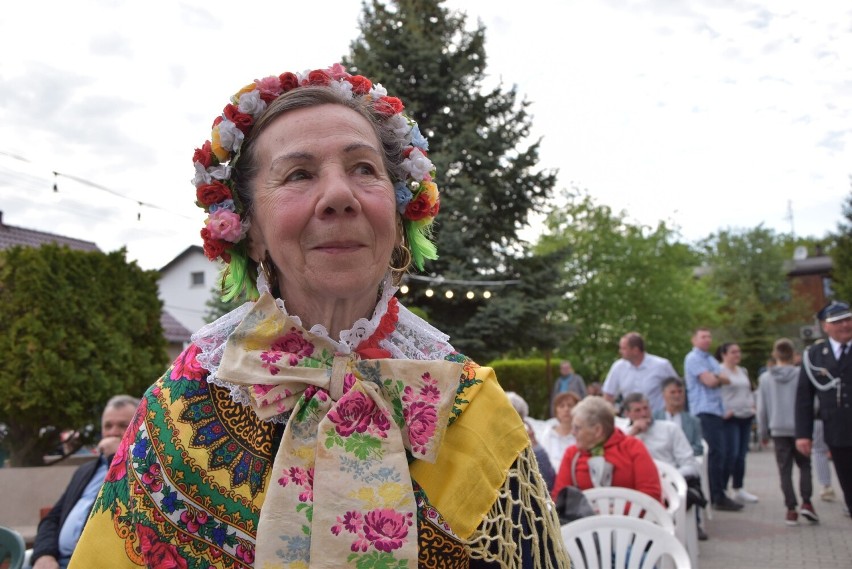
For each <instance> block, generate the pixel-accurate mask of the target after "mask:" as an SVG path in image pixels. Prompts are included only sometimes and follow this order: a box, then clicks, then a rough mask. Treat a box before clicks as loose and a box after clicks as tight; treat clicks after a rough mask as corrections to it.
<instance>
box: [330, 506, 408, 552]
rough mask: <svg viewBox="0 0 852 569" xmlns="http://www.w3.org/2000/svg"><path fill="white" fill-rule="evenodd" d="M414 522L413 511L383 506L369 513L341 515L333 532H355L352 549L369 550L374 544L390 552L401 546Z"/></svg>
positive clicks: (378, 548)
mask: <svg viewBox="0 0 852 569" xmlns="http://www.w3.org/2000/svg"><path fill="white" fill-rule="evenodd" d="M413 524H414V521H413V519H412V515H411V513H410V512H409V513H400V512H397V511H396V510H392V509H390V508H379V509H376V510H371V511H369V512H367V514H366V515H364V514H362V513H361V512H358V511H349V512H346V513H345V514H344V515H343V516H338V517H337V523H336V524H334V525H333V526H332V527H331V533H333V534H334V535H340V534H341V533H342V532H344V531H346V532H348V533H351V534H354V535H355V541H353V542H352V545H351V546H350V549H351V550H352V551H355V552H366V551H367V549H369V547H370V546H372V547H374V548H375V549H377V550H379V551H385V552H387V553H390V552H391V551H393V550H394V549H399V548H400V547H402V545H403V543H404V542H405V538H406V537H408V528H410V527H411V526H412V525H413Z"/></svg>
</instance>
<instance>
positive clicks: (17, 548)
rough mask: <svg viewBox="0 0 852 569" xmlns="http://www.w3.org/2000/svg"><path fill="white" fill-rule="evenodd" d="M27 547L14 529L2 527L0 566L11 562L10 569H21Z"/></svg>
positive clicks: (0, 528) (0, 535) (0, 533)
mask: <svg viewBox="0 0 852 569" xmlns="http://www.w3.org/2000/svg"><path fill="white" fill-rule="evenodd" d="M26 551H27V546H26V545H25V544H24V538H23V537H21V534H19V533H18V532H16V531H15V530H13V529H10V528H7V527H2V526H0V565H2V564H3V563H5V562H6V560H7V559H8V560H9V565H8V568H9V569H21V567H23V565H24V553H25V552H26Z"/></svg>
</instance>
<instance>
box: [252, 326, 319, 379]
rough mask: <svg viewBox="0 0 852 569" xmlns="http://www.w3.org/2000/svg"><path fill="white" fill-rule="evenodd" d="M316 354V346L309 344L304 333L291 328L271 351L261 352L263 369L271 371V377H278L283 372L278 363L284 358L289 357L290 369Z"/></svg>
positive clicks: (274, 344) (275, 342)
mask: <svg viewBox="0 0 852 569" xmlns="http://www.w3.org/2000/svg"><path fill="white" fill-rule="evenodd" d="M313 353H314V345H313V344H311V343H310V342H308V341H307V340H306V339H305V337H304V336H303V335H302V331H301V330H298V329H296V328H295V327H294V328H291V329H290V331H289V332H287V333H286V334H285V335H283V336H281V337H280V338H278V339H277V340H275V341H274V342H272V345H271V346H269V350H267V351H264V352H261V354H260V359H261V361H262V362H263V364H262V367H263V368H265V369H268V370H269V373H270V374H271V375H278V373H279V372H280V371H281V368H279V367H278V366H277V365H275V364H276V363H278V362H279V361H280V360H281V358H282V357H284V356H287V359H286V361H287V362H288V363H289V364H290V367H295V366H297V365H299V362H300V361H301V360H302V359H304V358H307V357H309V356H310V355H311V354H313Z"/></svg>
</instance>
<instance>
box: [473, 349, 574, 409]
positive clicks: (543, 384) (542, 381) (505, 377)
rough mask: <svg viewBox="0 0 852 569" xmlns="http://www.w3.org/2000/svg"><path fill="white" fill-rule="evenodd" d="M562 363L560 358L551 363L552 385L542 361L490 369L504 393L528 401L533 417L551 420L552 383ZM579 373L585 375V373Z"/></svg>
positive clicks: (502, 362)
mask: <svg viewBox="0 0 852 569" xmlns="http://www.w3.org/2000/svg"><path fill="white" fill-rule="evenodd" d="M568 359H569V360H570V358H568ZM561 361H562V359H561V358H553V359H552V360H550V381H548V380H547V363H546V360H543V359H529V360H494V361H492V362H491V363H489V364H488V366H489V367H492V368H494V372H495V373H496V374H497V379H498V380H499V381H500V385H501V386H503V389H504V390H505V391H514V392H515V393H517V394H518V395H520V396H521V397H523V398H524V399H526V401H527V404H529V406H530V417H532V418H534V419H548V418H550V409H549V407H550V391H551V389H553V380H555V379H556V378H557V377H559V362H561ZM572 361H573V360H572ZM575 371H577V370H575ZM578 373H580V375H583V373H582V372H579V371H578Z"/></svg>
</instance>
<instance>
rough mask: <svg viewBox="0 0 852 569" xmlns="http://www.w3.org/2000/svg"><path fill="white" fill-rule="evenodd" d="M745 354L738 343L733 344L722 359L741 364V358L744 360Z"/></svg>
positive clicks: (727, 362) (729, 362)
mask: <svg viewBox="0 0 852 569" xmlns="http://www.w3.org/2000/svg"><path fill="white" fill-rule="evenodd" d="M742 357H743V354H742V351H741V350H740V347H739V346H738V345H736V344H731V345H730V346H728V351H727V352H725V354H724V355H723V356H722V360H723V361H724V362H725V363H726V364H728V365H732V366H735V365H739V363H740V360H742Z"/></svg>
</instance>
